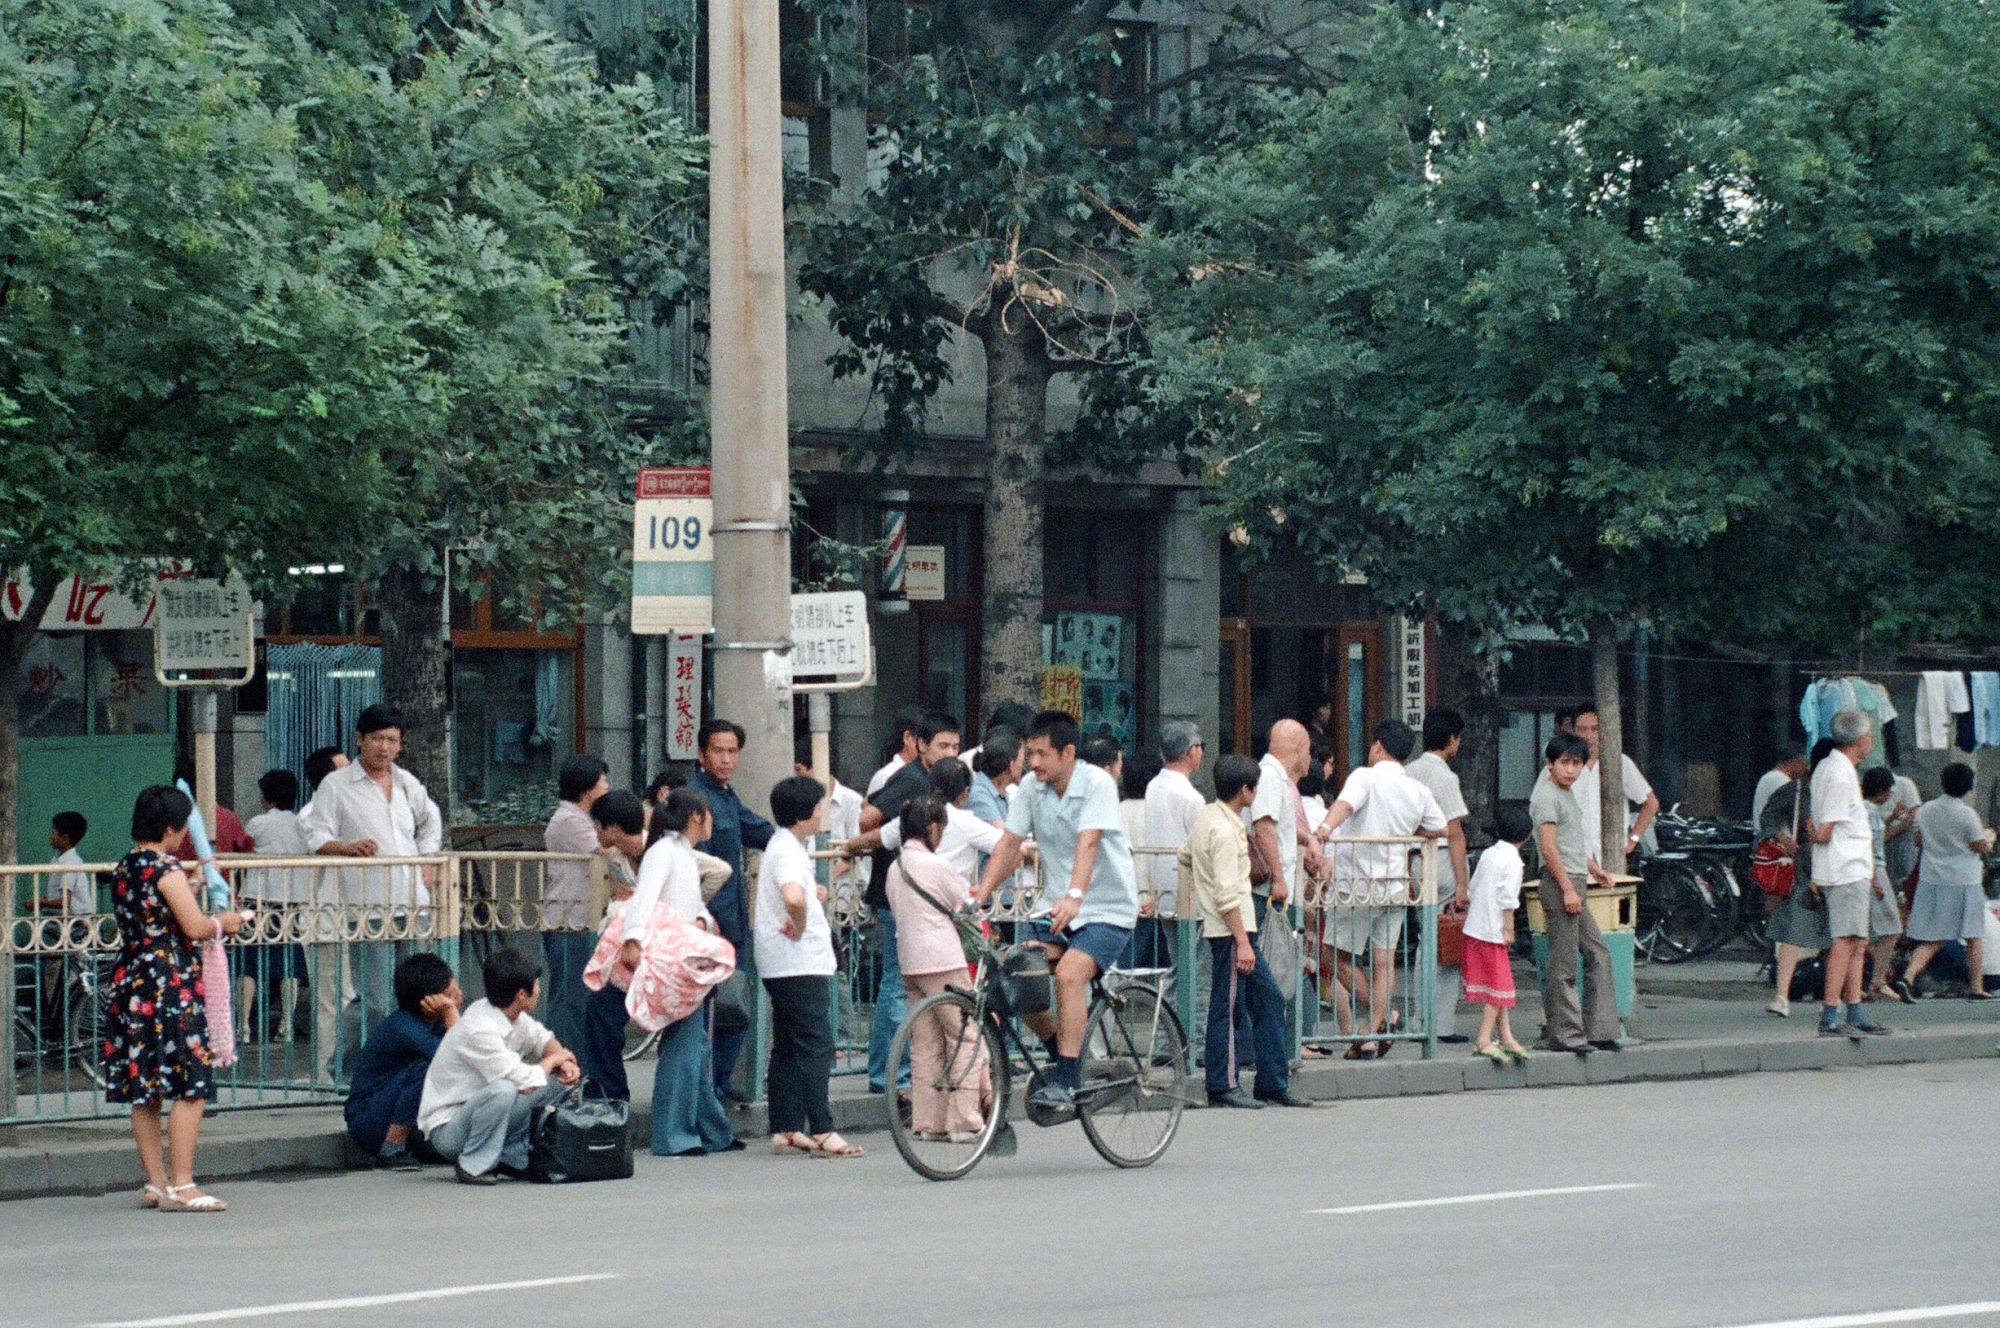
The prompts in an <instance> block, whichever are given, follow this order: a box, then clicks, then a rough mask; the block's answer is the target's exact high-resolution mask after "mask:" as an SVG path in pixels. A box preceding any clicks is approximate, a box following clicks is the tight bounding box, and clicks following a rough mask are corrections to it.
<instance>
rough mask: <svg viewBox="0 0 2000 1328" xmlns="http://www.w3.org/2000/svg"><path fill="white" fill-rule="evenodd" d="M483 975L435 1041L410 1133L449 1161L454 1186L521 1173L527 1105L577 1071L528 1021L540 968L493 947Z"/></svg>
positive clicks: (529, 1116)
mask: <svg viewBox="0 0 2000 1328" xmlns="http://www.w3.org/2000/svg"><path fill="white" fill-rule="evenodd" d="M484 976H485V979H486V995H485V997H484V998H483V999H481V1000H477V1001H474V1002H473V1003H472V1004H471V1005H469V1006H467V1007H466V1009H465V1012H464V1013H463V1014H461V1015H459V1017H458V1022H457V1023H455V1024H453V1025H452V1026H451V1028H450V1029H449V1030H448V1031H447V1032H446V1033H445V1035H444V1039H443V1040H442V1041H441V1042H439V1043H438V1049H437V1054H436V1055H435V1056H433V1057H431V1068H430V1071H429V1072H428V1073H427V1074H425V1076H424V1096H423V1101H422V1103H421V1104H420V1105H419V1106H418V1108H417V1128H418V1129H419V1130H421V1131H423V1135H424V1138H425V1140H426V1141H427V1142H429V1144H430V1146H431V1147H433V1148H435V1149H437V1151H438V1152H440V1153H442V1154H444V1155H445V1156H446V1157H448V1158H450V1159H452V1161H453V1163H454V1164H455V1167H456V1174H457V1177H458V1181H459V1183H460V1184H462V1185H492V1184H496V1183H497V1182H498V1181H499V1179H500V1176H499V1174H498V1173H499V1172H500V1171H502V1170H508V1171H512V1172H517V1173H518V1172H520V1171H522V1170H524V1169H525V1168H526V1167H527V1165H528V1124H529V1122H530V1121H532V1120H533V1119H534V1116H535V1108H536V1107H538V1106H540V1105H541V1104H542V1103H543V1102H546V1101H548V1100H549V1099H550V1098H552V1097H554V1096H555V1095H556V1094H557V1093H558V1091H559V1089H558V1085H567V1084H573V1083H575V1082H576V1081H577V1079H578V1077H579V1076H580V1075H581V1073H582V1071H580V1070H579V1069H578V1068H577V1063H576V1057H575V1055H573V1054H572V1053H571V1052H570V1050H569V1048H567V1047H565V1046H563V1044H562V1043H560V1042H558V1041H556V1038H555V1035H554V1034H552V1033H550V1032H549V1030H548V1029H546V1028H544V1027H543V1026H542V1025H541V1024H539V1023H537V1022H536V1021H535V1019H534V1010H535V1005H536V1003H537V1002H538V1001H540V999H541V995H542V983H541V965H540V964H538V963H536V962H535V961H534V960H532V959H529V958H528V957H527V956H526V955H524V954H522V953H521V952H520V951H518V950H505V949H502V950H495V951H494V952H493V954H492V956H491V957H490V958H488V959H487V961H486V965H485V969H484ZM530 1057H532V1058H533V1059H530ZM552 1077H553V1079H554V1082H553V1083H552V1082H550V1080H551V1078H552Z"/></svg>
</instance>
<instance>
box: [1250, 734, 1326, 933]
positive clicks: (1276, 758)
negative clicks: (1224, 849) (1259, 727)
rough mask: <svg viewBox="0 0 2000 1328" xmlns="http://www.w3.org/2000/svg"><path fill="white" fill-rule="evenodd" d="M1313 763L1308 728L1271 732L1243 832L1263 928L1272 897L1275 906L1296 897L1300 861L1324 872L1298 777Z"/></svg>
mask: <svg viewBox="0 0 2000 1328" xmlns="http://www.w3.org/2000/svg"><path fill="white" fill-rule="evenodd" d="M1311 759H1312V737H1311V735H1310V734H1308V733H1307V732H1306V726H1305V725H1303V724H1301V723H1299V722H1298V721H1297V720H1296V719H1281V720H1279V721H1278V722H1277V723H1275V724H1273V725H1272V726H1271V739H1270V742H1269V743H1268V744H1267V745H1266V747H1265V751H1264V759H1263V760H1261V761H1259V762H1258V763H1257V796H1256V797H1255V798H1253V799H1251V802H1250V807H1249V810H1247V811H1245V812H1244V813H1243V824H1244V827H1245V828H1246V829H1247V830H1248V831H1249V832H1250V880H1251V889H1252V890H1253V892H1254V893H1255V894H1256V896H1257V898H1258V900H1259V901H1260V902H1259V904H1258V915H1257V920H1258V922H1259V924H1261V923H1262V922H1263V912H1262V909H1263V906H1264V905H1263V902H1262V901H1264V900H1265V898H1266V897H1267V896H1268V899H1269V902H1270V903H1271V904H1274V905H1275V904H1283V903H1284V902H1285V900H1286V899H1288V898H1290V897H1291V891H1292V886H1293V885H1294V884H1296V882H1297V880H1298V871H1299V864H1300V861H1301V858H1303V860H1304V864H1305V869H1306V870H1307V871H1308V872H1310V873H1311V874H1312V875H1314V876H1318V875H1320V874H1321V871H1322V869H1323V867H1324V866H1325V864H1324V862H1323V861H1322V860H1321V857H1320V849H1319V844H1318V842H1317V841H1316V840H1315V839H1314V838H1313V833H1312V830H1311V829H1310V828H1309V827H1308V826H1307V825H1306V820H1305V808H1304V806H1303V805H1302V804H1301V803H1300V802H1299V789H1298V780H1299V776H1300V775H1303V774H1304V773H1305V772H1306V763H1307V762H1308V761H1310V760H1311ZM1260 878H1261V879H1260Z"/></svg>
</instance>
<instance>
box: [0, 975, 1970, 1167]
mask: <svg viewBox="0 0 2000 1328" xmlns="http://www.w3.org/2000/svg"><path fill="white" fill-rule="evenodd" d="M1527 977H1528V975H1527V974H1526V973H1525V972H1521V973H1518V974H1517V981H1520V982H1521V983H1522V987H1521V1004H1520V1006H1519V1007H1518V1008H1517V1009H1516V1011H1515V1018H1516V1020H1517V1023H1516V1027H1517V1029H1518V1030H1519V1031H1520V1032H1521V1034H1522V1035H1523V1037H1524V1039H1525V1038H1526V1036H1527V1035H1528V1034H1530V1033H1531V1032H1532V1031H1533V1030H1536V1029H1538V1028H1539V1027H1540V1026H1541V1009H1540V1001H1539V998H1538V994H1537V993H1536V992H1535V991H1534V989H1533V988H1532V987H1530V986H1529V985H1527ZM1639 981H1640V986H1641V992H1640V996H1639V1005H1640V1016H1639V1022H1640V1025H1641V1031H1642V1033H1643V1037H1642V1038H1640V1039H1636V1040H1634V1041H1633V1042H1632V1043H1631V1045H1630V1046H1628V1047H1627V1048H1626V1050H1624V1051H1622V1052H1616V1053H1611V1052H1599V1053H1597V1054H1595V1055H1593V1056H1590V1057H1588V1058H1585V1059H1579V1058H1577V1057H1575V1056H1567V1055H1559V1054H1557V1053H1554V1052H1538V1053H1536V1054H1535V1057H1534V1059H1533V1060H1532V1061H1531V1062H1530V1063H1529V1064H1528V1065H1526V1066H1520V1067H1510V1068H1506V1069H1502V1068H1500V1067H1498V1066H1495V1065H1493V1064H1491V1063H1490V1062H1488V1061H1485V1060H1483V1059H1474V1058H1473V1057H1472V1055H1471V1054H1470V1048H1469V1047H1467V1046H1466V1045H1464V1044H1451V1043H1446V1044H1441V1045H1440V1046H1439V1048H1438V1058H1437V1059H1436V1060H1432V1061H1426V1060H1424V1059H1422V1054H1421V1051H1420V1049H1419V1048H1418V1047H1416V1046H1414V1045H1399V1046H1398V1047H1397V1048H1396V1050H1395V1051H1394V1052H1392V1053H1391V1054H1390V1055H1389V1056H1388V1057H1387V1058H1386V1059H1383V1060H1379V1061H1368V1062H1349V1061H1342V1060H1337V1059H1336V1060H1330V1061H1310V1062H1307V1063H1306V1064H1305V1065H1303V1066H1301V1067H1300V1068H1299V1069H1298V1070H1296V1071H1295V1072H1294V1074H1293V1076H1292V1084H1293V1087H1294V1088H1296V1089H1297V1090H1298V1091H1300V1092H1302V1093H1304V1094H1306V1095H1307V1096H1309V1097H1313V1098H1316V1099H1319V1100H1322V1101H1330V1102H1338V1101H1341V1100H1343V1099H1351V1098H1368V1097H1399V1096H1415V1095H1423V1094H1440V1093H1463V1092H1471V1091H1484V1090H1489V1089H1498V1088H1535V1087H1547V1086H1554V1085H1573V1084H1616V1083H1642V1082H1646V1081H1649V1080H1662V1079H1696V1078H1706V1077H1714V1076H1722V1075H1737V1074H1751V1073H1756V1072H1759V1071H1781V1070H1828V1069H1848V1068H1862V1067H1866V1066H1870V1065H1893V1064H1904V1063H1909V1062H1922V1061H1951V1060H1970V1059H1977V1058H1983V1057H1989V1056H1993V1055H1995V1054H2000V1002H1995V1003H1993V1004H1986V1005H1977V1004H1971V1003H1968V1002H1966V1001H1963V1000H1957V999H1951V998H1939V999H1935V1000H1927V1001H1922V1002H1919V1003H1918V1004H1916V1005H1896V1004H1883V1005H1874V1006H1871V1007H1870V1009H1871V1011H1872V1012H1873V1013H1874V1015H1875V1017H1876V1018H1877V1019H1878V1020H1880V1021H1881V1022H1882V1023H1885V1024H1887V1025H1889V1026H1890V1027H1891V1028H1893V1029H1894V1030H1895V1032H1894V1034H1893V1035H1892V1036H1889V1037H1885V1038H1871V1039H1869V1040H1868V1041H1867V1042H1863V1043H1855V1042H1850V1041H1848V1040H1847V1039H1846V1038H1821V1037H1817V1036H1816V1035H1815V1032H1814V1024H1815V1021H1816V1020H1817V1018H1818V1014H1819V1007H1818V1005H1817V1003H1816V1002H1805V1001H1802V1002H1799V1003H1798V1004H1797V1005H1795V1006H1794V1008H1793V1013H1792V1016H1791V1018H1789V1019H1777V1018H1774V1017H1772V1016H1771V1015H1769V1014H1766V1013H1765V1012H1764V1001H1765V1000H1766V999H1767V997H1768V992H1767V991H1766V990H1765V989H1764V988H1763V987H1762V986H1761V985H1759V984H1758V983H1757V982H1756V981H1755V968H1754V966H1753V965H1752V964H1750V963H1748V962H1744V961H1739V960H1719V961H1711V962H1706V963H1691V964H1683V965H1677V966H1674V967H1668V968H1642V969H1641V970H1640V974H1639ZM1470 1017H1471V1018H1473V1019H1475V1020H1476V1018H1477V1015H1476V1013H1473V1014H1471V1015H1470ZM1467 1018H1468V1009H1461V1010H1460V1012H1459V1028H1460V1031H1466V1030H1467V1029H1468V1027H1469V1025H1468V1023H1467ZM1473 1026H1476V1025H1473ZM1197 1054H1198V1052H1197ZM1196 1075H1197V1077H1196V1078H1195V1080H1194V1081H1193V1087H1194V1089H1195V1090H1196V1091H1197V1092H1198V1091H1199V1088H1200V1080H1199V1077H1198V1076H1199V1071H1196ZM650 1080H651V1076H650V1074H649V1073H648V1072H647V1071H646V1070H645V1069H644V1068H642V1067H637V1066H635V1070H634V1074H633V1080H632V1081H633V1084H634V1085H635V1087H637V1088H639V1089H640V1090H641V1092H642V1093H643V1091H644V1089H645V1086H646V1085H647V1084H649V1083H650ZM833 1095H834V1103H833V1106H834V1119H835V1124H836V1126H837V1127H838V1128H839V1129H840V1130H842V1131H843V1132H850V1133H863V1132H867V1131H871V1130H883V1129H886V1128H887V1126H888V1116H887V1111H886V1105H885V1102H884V1100H883V1099H882V1098H880V1097H876V1096H871V1095H869V1094H868V1093H867V1092H866V1091H865V1089H864V1085H863V1081H862V1080H861V1078H860V1077H859V1076H844V1077H841V1078H837V1079H835V1080H834V1081H833ZM647 1107H648V1104H647V1103H646V1101H645V1100H644V1098H643V1096H642V1098H641V1100H639V1101H637V1102H635V1103H634V1104H633V1117H634V1129H635V1131H636V1133H635V1136H634V1137H635V1139H636V1141H637V1143H638V1146H639V1147H640V1148H642V1149H643V1148H644V1147H645V1140H646V1137H647V1134H648V1131H649V1129H650V1112H649V1111H648V1109H647ZM733 1119H734V1120H735V1121H736V1125H737V1130H738V1133H739V1134H740V1135H741V1136H742V1137H743V1138H745V1139H746V1140H749V1141H751V1143H752V1146H753V1147H754V1146H756V1141H758V1140H759V1139H761V1138H762V1137H763V1135H764V1134H765V1133H766V1129H765V1123H764V1122H765V1117H764V1109H763V1106H762V1104H758V1105H756V1106H753V1107H750V1108H748V1109H746V1110H743V1111H740V1112H736V1113H734V1114H733ZM1335 1119H1337V1117H1334V1116H1329V1117H1328V1120H1329V1124H1330V1125H1331V1123H1332V1122H1333V1121H1334V1120H1335ZM362 1161H363V1159H361V1158H360V1157H358V1156H356V1155H354V1154H353V1153H352V1151H351V1150H350V1148H349V1146H348V1144H347V1141H346V1136H345V1134H344V1133H343V1132H342V1123H341V1114H340V1109H339V1107H337V1106H316V1107H297V1108H282V1109H272V1110H262V1111H236V1112H218V1113H216V1114H214V1115H211V1116H210V1117H209V1118H208V1120H207V1121H206V1122H205V1123H204V1125H203V1127H202V1140H201V1155H200V1168H199V1170H200V1174H201V1176H202V1177H203V1178H205V1179H210V1180H216V1181H223V1180H227V1179H230V1178H232V1177H237V1176H246V1175H252V1174H256V1173H264V1172H302V1171H334V1170H340V1169H343V1168H346V1167H349V1166H353V1165H356V1164H358V1163H360V1162H362ZM137 1186H138V1173H137V1162H136V1159H135V1158H134V1156H133V1152H132V1141H131V1136H130V1133H129V1132H128V1130H127V1128H126V1124H125V1122H124V1121H123V1120H122V1119H121V1120H105V1121H85V1122H72V1123H66V1124H59V1125H29V1126H15V1127H11V1128H9V1129H6V1130H0V1199H21V1198H31V1197H34V1196H37V1195H49V1194H79V1193H81V1194H94V1193H103V1192H106V1191H110V1190H118V1189H124V1188H128V1187H129V1188H133V1189H136V1188H137Z"/></svg>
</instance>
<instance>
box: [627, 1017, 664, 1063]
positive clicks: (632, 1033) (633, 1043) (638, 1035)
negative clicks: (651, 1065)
mask: <svg viewBox="0 0 2000 1328" xmlns="http://www.w3.org/2000/svg"><path fill="white" fill-rule="evenodd" d="M660 1031H661V1030H659V1029H657V1028H656V1029H653V1030H652V1031H651V1032H648V1031H647V1030H645V1029H643V1028H641V1027H639V1026H638V1025H637V1024H627V1025H626V1026H625V1050H624V1051H623V1052H621V1053H619V1058H620V1059H621V1060H628V1061H636V1060H638V1059H639V1058H640V1057H642V1056H644V1055H646V1054H647V1053H648V1052H650V1051H652V1050H653V1049H654V1048H655V1047H657V1046H659V1045H660Z"/></svg>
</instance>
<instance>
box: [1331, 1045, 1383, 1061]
mask: <svg viewBox="0 0 2000 1328" xmlns="http://www.w3.org/2000/svg"><path fill="white" fill-rule="evenodd" d="M1380 1054H1381V1050H1380V1048H1378V1047H1377V1046H1376V1045H1375V1044H1374V1043H1373V1042H1357V1043H1355V1044H1354V1045H1353V1046H1351V1047H1349V1048H1348V1049H1347V1050H1346V1052H1345V1053H1343V1054H1342V1055H1341V1058H1340V1059H1342V1060H1344V1061H1372V1060H1374V1059H1375V1058H1376V1057H1377V1056H1379V1055H1380Z"/></svg>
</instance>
